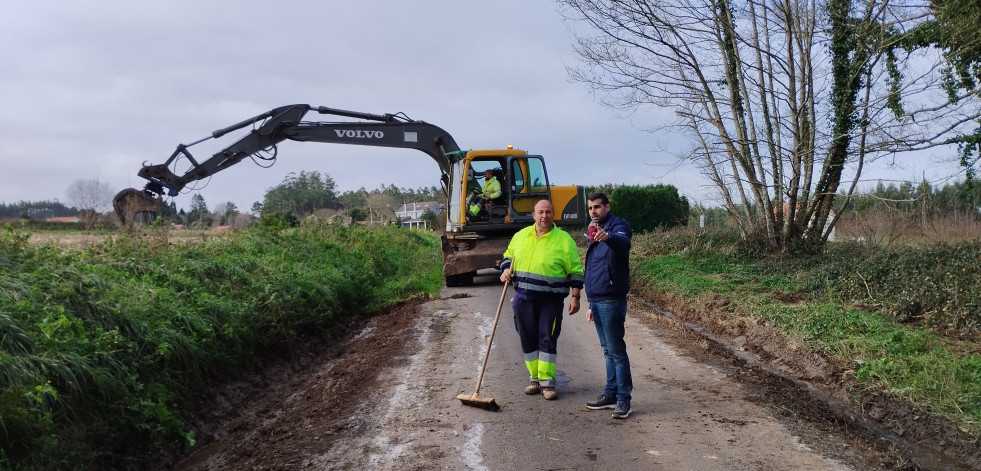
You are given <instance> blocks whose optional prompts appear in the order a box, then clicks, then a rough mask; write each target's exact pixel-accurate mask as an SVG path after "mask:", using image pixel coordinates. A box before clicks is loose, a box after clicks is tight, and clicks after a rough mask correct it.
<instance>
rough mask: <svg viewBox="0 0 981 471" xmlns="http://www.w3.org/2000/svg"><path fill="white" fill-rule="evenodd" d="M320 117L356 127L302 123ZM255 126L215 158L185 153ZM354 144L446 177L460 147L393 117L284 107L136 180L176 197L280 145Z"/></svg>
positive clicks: (431, 129)
mask: <svg viewBox="0 0 981 471" xmlns="http://www.w3.org/2000/svg"><path fill="white" fill-rule="evenodd" d="M311 110H315V111H317V112H318V113H320V114H328V115H336V116H345V117H350V118H359V119H362V120H365V121H362V122H304V121H301V119H302V118H303V117H304V115H306V113H307V112H308V111H311ZM250 125H251V126H255V128H254V129H253V130H252V131H251V132H249V133H248V134H247V135H246V136H245V137H243V138H241V139H239V140H238V141H237V142H235V143H234V144H232V145H231V146H229V147H227V148H225V149H222V150H221V151H219V152H217V153H215V154H214V155H213V156H211V158H210V159H208V160H205V161H204V162H198V161H197V159H195V158H194V156H193V155H191V153H190V151H189V150H188V149H189V148H190V147H191V146H193V145H196V144H199V143H201V142H204V141H206V140H208V139H211V138H218V137H221V136H223V135H225V134H228V133H229V132H232V131H235V130H238V129H241V128H244V127H246V126H250ZM287 139H290V140H294V141H312V142H327V143H335V144H357V145H370V146H381V147H403V148H409V149H417V150H420V151H422V152H425V153H427V154H429V156H430V157H432V158H433V160H435V161H436V164H437V165H439V168H440V171H442V173H443V174H444V175H445V174H447V173H448V172H449V171H450V166H451V165H452V163H453V159H454V158H455V157H454V156H456V155H457V154H456V153H457V152H459V151H460V147H459V146H458V145H457V143H456V141H454V140H453V137H452V136H450V134H449V133H447V132H446V131H444V130H443V129H441V128H440V127H438V126H435V125H432V124H429V123H426V122H423V121H413V120H410V119H408V118H405V117H400V116H399V115H394V114H385V115H376V114H369V113H359V112H356V111H346V110H338V109H334V108H327V107H325V106H319V107H313V106H310V105H289V106H282V107H279V108H276V109H273V110H271V111H267V112H265V113H262V114H260V115H257V116H254V117H252V118H250V119H247V120H245V121H242V122H240V123H237V124H234V125H232V126H229V127H227V128H223V129H219V130H217V131H215V132H213V133H211V136H210V137H207V138H204V139H201V140H198V141H196V142H193V143H191V144H187V145H185V144H180V145H178V146H177V150H175V151H174V153H173V154H171V156H170V158H169V159H167V161H165V162H164V163H162V164H158V165H145V166H144V167H143V168H141V169H140V171H139V176H140V177H143V178H145V179H147V180H149V181H150V183H148V184H147V186H146V191H149V192H151V193H156V194H158V195H161V196H162V195H163V194H164V191H166V194H167V195H169V196H176V195H177V194H178V193H179V192H180V191H181V190H182V189H183V188H184V187H185V186H187V185H188V184H189V183H191V182H194V181H197V180H201V179H203V178H207V177H210V176H212V175H214V174H216V173H218V172H220V171H222V170H224V169H226V168H228V167H231V166H232V165H235V164H237V163H239V162H241V161H242V160H243V159H245V158H248V157H251V156H256V157H257V158H260V159H263V160H268V158H269V157H267V156H266V155H268V153H270V152H272V153H273V155H275V148H276V145H277V144H279V143H280V142H282V141H284V140H287ZM179 158H186V159H187V161H188V162H189V163H190V165H191V167H190V168H189V169H188V170H187V171H186V172H185V173H184V174H182V175H177V174H175V173H174V172H172V171H171V170H170V166H171V164H173V163H174V162H176V161H177V160H178V159H179Z"/></svg>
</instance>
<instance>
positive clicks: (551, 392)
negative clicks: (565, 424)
mask: <svg viewBox="0 0 981 471" xmlns="http://www.w3.org/2000/svg"><path fill="white" fill-rule="evenodd" d="M542 397H544V398H545V400H546V401H554V400H555V399H557V398H558V397H559V393H557V392H555V388H542Z"/></svg>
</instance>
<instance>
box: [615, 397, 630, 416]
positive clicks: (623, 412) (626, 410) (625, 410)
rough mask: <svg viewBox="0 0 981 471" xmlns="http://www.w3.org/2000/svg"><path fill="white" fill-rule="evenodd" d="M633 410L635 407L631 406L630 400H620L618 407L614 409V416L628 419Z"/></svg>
mask: <svg viewBox="0 0 981 471" xmlns="http://www.w3.org/2000/svg"><path fill="white" fill-rule="evenodd" d="M631 412H633V409H631V408H630V402H629V401H620V402H617V408H616V409H613V418H614V419H626V418H627V417H630V413H631Z"/></svg>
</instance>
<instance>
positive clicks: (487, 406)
mask: <svg viewBox="0 0 981 471" xmlns="http://www.w3.org/2000/svg"><path fill="white" fill-rule="evenodd" d="M511 266H514V261H513V260H512V262H511ZM510 282H511V279H510V278H509V279H508V280H507V281H505V282H504V291H502V292H501V301H500V302H499V303H497V314H495V315H494V326H493V327H491V333H490V339H488V340H487V352H486V353H484V363H483V364H482V365H480V374H479V375H477V389H475V390H474V392H473V395H472V396H468V395H466V394H460V395H459V396H457V397H456V398H457V399H459V400H460V402H462V403H463V405H465V406H471V407H479V408H481V409H484V410H489V411H494V412H497V411H499V410H501V406H499V405H497V402H495V401H494V398H492V397H480V382H481V381H482V380H483V379H484V368H486V367H487V358H488V357H490V350H491V344H492V343H494V332H496V331H497V321H498V320H499V319H500V318H501V308H502V307H504V295H506V294H507V292H508V283H510Z"/></svg>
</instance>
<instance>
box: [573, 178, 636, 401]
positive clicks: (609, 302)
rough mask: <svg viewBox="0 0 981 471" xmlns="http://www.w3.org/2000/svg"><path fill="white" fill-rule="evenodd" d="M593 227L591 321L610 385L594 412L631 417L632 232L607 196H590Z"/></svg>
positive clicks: (589, 272) (588, 315) (589, 251)
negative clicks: (628, 334)
mask: <svg viewBox="0 0 981 471" xmlns="http://www.w3.org/2000/svg"><path fill="white" fill-rule="evenodd" d="M589 217H590V219H592V221H593V222H592V223H590V228H589V232H588V233H587V237H588V239H589V245H588V246H587V249H586V266H585V271H586V287H585V290H586V298H587V300H588V301H589V310H587V311H586V320H587V321H592V322H593V324H594V325H595V326H596V334H597V335H598V336H599V341H600V346H601V347H603V356H604V357H605V358H606V387H605V388H604V389H603V393H602V394H600V395H599V396H598V397H597V398H596V400H595V401H593V402H588V403H586V407H588V408H589V409H594V410H598V409H614V410H613V418H615V419H626V418H627V417H628V416H630V413H631V412H632V409H631V408H630V399H631V397H630V392H631V391H632V390H633V387H634V386H633V380H632V378H631V376H630V359H629V358H628V357H627V344H626V343H625V342H624V340H623V335H624V321H625V320H626V318H627V292H629V291H630V266H629V258H630V238H631V236H632V235H633V231H632V230H631V229H630V224H628V223H627V221H625V220H624V219H623V218H621V217H619V216H615V215H613V214H611V213H610V200H609V199H608V198H607V197H606V195H605V194H603V193H594V194H593V195H591V196H590V197H589Z"/></svg>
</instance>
